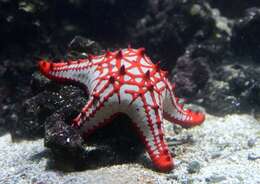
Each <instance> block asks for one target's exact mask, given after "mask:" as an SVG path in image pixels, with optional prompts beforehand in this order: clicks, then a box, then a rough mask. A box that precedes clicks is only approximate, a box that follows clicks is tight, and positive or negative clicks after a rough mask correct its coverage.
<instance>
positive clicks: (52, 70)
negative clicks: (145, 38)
mask: <svg viewBox="0 0 260 184" xmlns="http://www.w3.org/2000/svg"><path fill="white" fill-rule="evenodd" d="M39 67H40V71H41V73H42V74H43V75H45V76H46V77H47V78H49V79H51V80H55V81H58V82H75V83H80V84H81V85H83V86H84V87H85V89H86V90H87V92H88V94H89V100H88V102H87V104H86V105H85V106H84V107H83V109H82V110H81V113H80V114H79V115H78V116H77V117H76V118H75V119H74V120H73V123H72V125H73V126H74V127H76V128H78V129H79V132H80V133H81V134H82V135H84V136H88V135H90V134H91V133H93V132H94V131H95V130H96V129H97V128H99V127H102V126H104V125H105V124H107V123H109V122H111V120H112V119H113V118H114V117H115V116H117V115H118V114H119V113H124V114H126V115H128V116H129V117H130V118H131V120H132V122H133V125H134V127H135V129H136V130H137V132H138V133H139V135H140V137H141V140H142V142H143V143H144V144H145V147H146V150H147V152H148V153H149V156H150V158H151V160H152V161H153V163H154V165H155V166H156V167H157V168H158V169H159V170H161V171H169V170H171V169H172V168H173V165H174V164H173V159H172V157H171V153H170V151H169V149H168V146H167V144H166V142H165V138H164V131H163V126H162V123H163V119H164V118H165V119H167V120H169V121H170V122H173V123H176V124H179V125H181V126H183V127H192V126H195V125H199V124H201V123H202V122H203V121H204V119H205V115H204V114H203V113H201V112H193V111H192V110H190V109H187V110H184V109H183V105H182V104H180V103H179V102H178V101H179V99H178V98H177V97H175V95H174V88H175V86H174V85H172V84H171V83H170V82H169V80H168V79H167V78H166V73H167V72H165V71H163V70H161V69H160V67H159V65H158V64H153V63H152V61H151V59H150V58H149V57H148V56H147V55H146V54H145V53H144V49H143V48H139V49H133V48H130V47H129V48H127V49H123V50H119V51H115V52H109V51H107V52H106V53H105V54H103V55H100V56H93V55H89V57H88V58H87V59H79V60H77V61H69V62H66V63H65V62H62V63H52V62H48V61H44V60H42V61H40V62H39Z"/></svg>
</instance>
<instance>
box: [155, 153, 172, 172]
mask: <svg viewBox="0 0 260 184" xmlns="http://www.w3.org/2000/svg"><path fill="white" fill-rule="evenodd" d="M153 162H154V165H155V167H156V168H157V169H158V170H160V171H162V172H169V171H171V170H172V169H173V167H174V164H173V159H172V157H171V156H170V155H168V154H166V155H160V157H158V158H155V159H154V160H153Z"/></svg>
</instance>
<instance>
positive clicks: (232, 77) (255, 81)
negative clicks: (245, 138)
mask: <svg viewBox="0 0 260 184" xmlns="http://www.w3.org/2000/svg"><path fill="white" fill-rule="evenodd" d="M258 76H259V71H258V69H257V68H252V67H248V66H243V65H238V64H233V65H223V66H220V67H218V68H217V69H216V74H215V75H214V77H213V78H212V79H211V80H210V81H209V82H208V84H207V86H206V90H205V94H207V95H206V96H205V100H204V102H203V104H204V105H205V106H206V107H207V111H208V112H211V113H214V114H225V113H233V112H250V110H252V109H255V110H256V111H258V110H259V104H260V103H259V100H258V97H259V90H260V89H259V86H260V81H259V77H258Z"/></svg>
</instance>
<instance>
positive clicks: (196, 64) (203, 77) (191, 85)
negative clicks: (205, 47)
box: [173, 56, 210, 97]
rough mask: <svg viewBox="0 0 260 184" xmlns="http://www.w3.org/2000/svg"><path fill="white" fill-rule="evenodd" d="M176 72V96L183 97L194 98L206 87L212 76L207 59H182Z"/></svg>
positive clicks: (186, 57) (174, 78)
mask: <svg viewBox="0 0 260 184" xmlns="http://www.w3.org/2000/svg"><path fill="white" fill-rule="evenodd" d="M174 70H175V73H176V74H175V75H174V77H173V81H174V82H175V83H176V94H177V96H181V97H184V96H185V97H194V96H195V95H196V94H197V93H198V90H201V89H203V88H204V87H205V85H206V84H207V81H208V79H209V75H210V69H209V66H208V64H207V62H206V59H205V58H196V59H191V58H190V57H188V56H183V57H180V58H179V59H178V60H177V63H176V68H175V69H174Z"/></svg>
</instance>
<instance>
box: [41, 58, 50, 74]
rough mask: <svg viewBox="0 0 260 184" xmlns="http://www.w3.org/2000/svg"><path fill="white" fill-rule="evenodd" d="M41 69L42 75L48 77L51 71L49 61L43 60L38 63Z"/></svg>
mask: <svg viewBox="0 0 260 184" xmlns="http://www.w3.org/2000/svg"><path fill="white" fill-rule="evenodd" d="M38 65H39V69H40V71H41V73H42V74H44V75H46V74H48V72H49V71H50V67H51V64H50V63H49V62H47V61H44V60H41V61H39V63H38Z"/></svg>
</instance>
